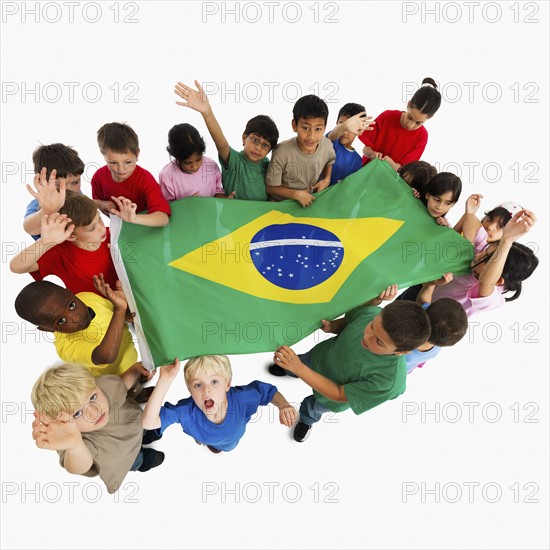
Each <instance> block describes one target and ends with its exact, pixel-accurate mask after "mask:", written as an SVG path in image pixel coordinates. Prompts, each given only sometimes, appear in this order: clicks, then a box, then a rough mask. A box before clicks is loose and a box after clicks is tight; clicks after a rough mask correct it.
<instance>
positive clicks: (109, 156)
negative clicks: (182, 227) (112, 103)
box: [92, 122, 170, 227]
mask: <svg viewBox="0 0 550 550" xmlns="http://www.w3.org/2000/svg"><path fill="white" fill-rule="evenodd" d="M97 143H98V145H99V150H100V151H101V154H102V155H103V158H104V159H105V162H107V165H106V166H104V167H103V168H100V169H99V170H98V171H97V172H96V173H95V174H94V175H93V177H92V197H93V198H94V200H95V201H96V202H97V204H98V206H99V209H100V210H101V211H102V212H103V213H104V214H105V215H109V214H113V215H115V216H118V217H120V218H121V219H122V220H123V221H125V222H129V223H136V224H138V225H148V226H151V227H164V226H165V225H167V224H168V216H169V215H170V206H169V204H168V201H167V200H166V199H165V198H164V197H163V195H162V192H161V190H160V186H159V184H158V183H157V181H156V180H155V178H154V177H153V175H152V174H151V173H150V172H148V171H147V170H144V169H143V168H141V167H140V166H137V164H136V163H137V161H138V156H139V140H138V137H137V134H136V133H135V132H134V130H132V128H130V126H128V125H127V124H121V123H118V122H111V123H109V124H104V125H103V126H102V127H101V128H100V129H99V130H98V131H97ZM145 210H147V213H142V214H138V213H137V212H143V211H145Z"/></svg>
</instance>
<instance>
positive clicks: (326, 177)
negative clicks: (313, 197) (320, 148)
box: [313, 164, 332, 191]
mask: <svg viewBox="0 0 550 550" xmlns="http://www.w3.org/2000/svg"><path fill="white" fill-rule="evenodd" d="M331 175H332V164H327V165H326V166H325V167H324V168H323V171H322V172H321V179H320V180H319V181H318V182H317V183H316V184H315V185H314V186H313V190H314V191H322V190H323V189H326V188H327V187H328V186H329V185H330V176H331Z"/></svg>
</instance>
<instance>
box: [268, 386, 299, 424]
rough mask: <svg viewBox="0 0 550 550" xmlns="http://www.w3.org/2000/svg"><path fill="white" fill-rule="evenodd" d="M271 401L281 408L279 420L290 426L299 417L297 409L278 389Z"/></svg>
mask: <svg viewBox="0 0 550 550" xmlns="http://www.w3.org/2000/svg"><path fill="white" fill-rule="evenodd" d="M271 403H273V405H275V406H276V407H277V408H278V409H279V421H280V422H281V424H284V425H285V426H287V427H288V428H290V427H291V426H292V425H293V424H294V422H295V421H296V418H297V417H298V413H297V412H296V409H295V408H294V407H293V406H292V405H291V404H290V403H289V402H288V401H287V400H286V399H285V398H284V396H283V394H282V393H280V392H278V391H277V392H275V395H274V396H273V399H272V400H271Z"/></svg>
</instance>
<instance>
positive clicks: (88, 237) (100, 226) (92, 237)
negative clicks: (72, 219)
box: [71, 210, 107, 243]
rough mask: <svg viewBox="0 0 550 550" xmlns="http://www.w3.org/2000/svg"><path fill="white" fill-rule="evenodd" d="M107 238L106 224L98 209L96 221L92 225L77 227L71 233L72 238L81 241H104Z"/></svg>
mask: <svg viewBox="0 0 550 550" xmlns="http://www.w3.org/2000/svg"><path fill="white" fill-rule="evenodd" d="M106 238H107V230H106V229H105V224H104V223H103V220H102V219H101V216H100V215H99V210H98V211H97V214H96V217H95V218H94V221H93V222H92V223H91V224H90V225H83V226H81V227H77V228H76V229H75V230H74V231H73V234H72V235H71V240H74V241H78V242H81V243H102V242H103V241H104V240H105V239H106Z"/></svg>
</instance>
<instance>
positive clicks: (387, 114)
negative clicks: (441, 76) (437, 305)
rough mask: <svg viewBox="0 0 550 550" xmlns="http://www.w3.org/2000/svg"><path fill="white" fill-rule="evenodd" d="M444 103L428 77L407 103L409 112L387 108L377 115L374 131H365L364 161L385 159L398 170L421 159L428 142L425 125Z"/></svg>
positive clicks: (434, 84) (362, 139) (435, 86)
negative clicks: (387, 109) (388, 109)
mask: <svg viewBox="0 0 550 550" xmlns="http://www.w3.org/2000/svg"><path fill="white" fill-rule="evenodd" d="M440 105H441V94H440V93H439V91H438V90H437V85H436V83H435V81H434V80H433V79H432V78H425V79H424V80H423V81H422V87H421V88H419V89H418V90H417V91H416V92H415V94H414V95H413V96H412V98H411V100H410V101H409V102H408V103H407V110H406V111H384V112H383V113H381V114H380V115H378V117H377V118H376V121H375V122H376V126H375V127H374V131H372V132H368V133H363V134H362V135H361V136H360V137H359V139H360V140H361V141H362V142H363V143H364V144H365V147H364V149H363V154H364V155H365V156H364V157H363V164H366V163H368V162H370V161H371V160H372V159H375V158H376V159H380V158H381V159H383V160H387V161H388V162H389V163H390V166H391V167H392V168H393V169H394V170H395V171H397V170H399V168H400V167H401V166H402V165H403V164H407V163H408V162H413V161H415V160H419V159H420V157H421V156H422V153H423V152H424V149H425V148H426V144H427V143H428V132H427V130H426V128H424V127H423V124H424V123H425V122H426V121H427V120H428V119H430V118H432V117H433V116H434V115H435V113H436V112H437V110H438V109H439V106H440Z"/></svg>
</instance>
